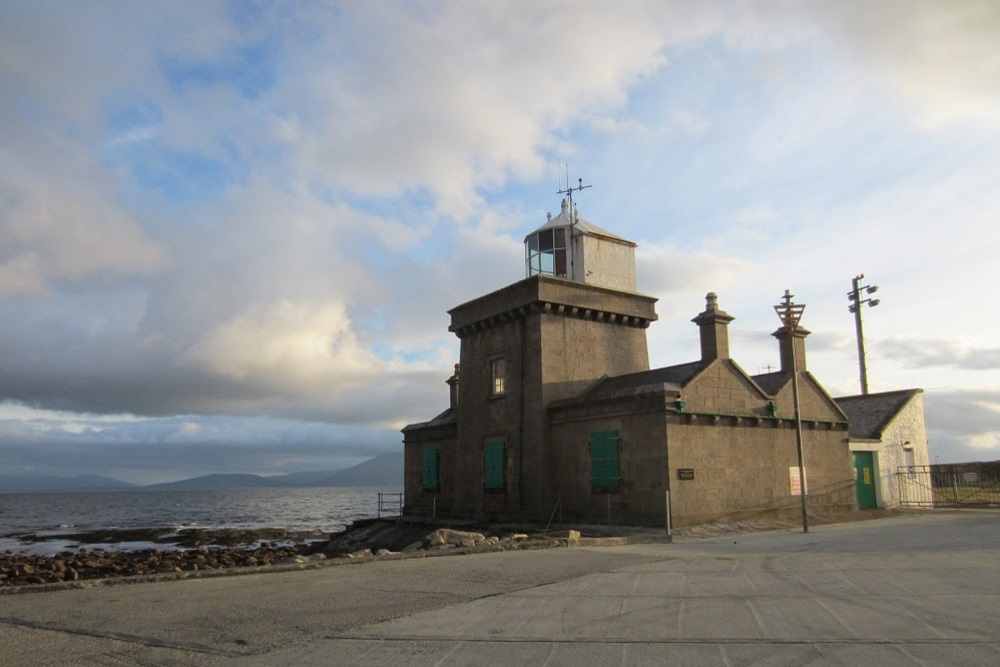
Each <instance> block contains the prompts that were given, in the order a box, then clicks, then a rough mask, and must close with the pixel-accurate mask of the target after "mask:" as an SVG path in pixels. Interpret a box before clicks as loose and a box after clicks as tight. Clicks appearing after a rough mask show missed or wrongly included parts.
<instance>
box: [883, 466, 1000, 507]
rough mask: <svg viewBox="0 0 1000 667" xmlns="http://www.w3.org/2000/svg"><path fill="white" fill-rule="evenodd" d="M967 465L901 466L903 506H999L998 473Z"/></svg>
mask: <svg viewBox="0 0 1000 667" xmlns="http://www.w3.org/2000/svg"><path fill="white" fill-rule="evenodd" d="M969 467H970V466H947V465H935V466H900V467H899V468H897V470H896V485H897V487H898V489H899V499H900V503H901V504H902V506H903V507H1000V475H998V474H996V473H995V472H989V471H984V470H969V469H968V468H969Z"/></svg>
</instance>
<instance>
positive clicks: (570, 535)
mask: <svg viewBox="0 0 1000 667" xmlns="http://www.w3.org/2000/svg"><path fill="white" fill-rule="evenodd" d="M549 537H554V538H556V539H559V540H578V539H580V531H579V530H560V531H557V532H555V533H549Z"/></svg>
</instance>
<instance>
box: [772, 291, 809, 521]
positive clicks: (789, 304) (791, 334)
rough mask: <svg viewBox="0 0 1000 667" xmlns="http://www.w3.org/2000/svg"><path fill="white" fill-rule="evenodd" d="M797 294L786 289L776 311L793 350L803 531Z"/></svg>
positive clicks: (806, 514) (803, 465)
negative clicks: (796, 343) (796, 339)
mask: <svg viewBox="0 0 1000 667" xmlns="http://www.w3.org/2000/svg"><path fill="white" fill-rule="evenodd" d="M793 296H795V295H794V294H792V293H791V292H790V291H789V290H785V296H784V298H783V299H782V302H781V303H779V304H778V305H777V306H775V307H774V312H776V313H778V317H779V318H781V324H782V325H783V327H784V329H785V331H787V332H788V347H789V348H791V350H792V402H793V403H794V404H795V453H796V454H797V455H798V459H799V498H801V500H802V532H803V533H808V532H809V512H808V509H807V507H806V461H805V453H804V452H803V451H802V416H801V414H800V412H799V364H798V360H797V359H796V358H795V331H796V330H797V329H798V328H799V320H801V319H802V313H803V312H805V309H806V306H805V304H804V303H795V302H794V301H792V297H793Z"/></svg>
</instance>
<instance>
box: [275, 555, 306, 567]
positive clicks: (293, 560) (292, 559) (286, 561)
mask: <svg viewBox="0 0 1000 667" xmlns="http://www.w3.org/2000/svg"><path fill="white" fill-rule="evenodd" d="M304 562H306V559H305V558H303V557H302V556H289V557H288V558H282V559H281V561H280V563H281V564H282V565H299V564H301V563H304Z"/></svg>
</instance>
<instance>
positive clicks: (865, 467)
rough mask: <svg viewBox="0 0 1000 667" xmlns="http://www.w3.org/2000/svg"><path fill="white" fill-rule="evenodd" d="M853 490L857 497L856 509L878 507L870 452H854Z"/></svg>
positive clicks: (873, 464)
mask: <svg viewBox="0 0 1000 667" xmlns="http://www.w3.org/2000/svg"><path fill="white" fill-rule="evenodd" d="M854 489H855V492H856V493H857V496H858V509H859V510H871V509H875V508H876V507H878V500H877V499H876V496H875V463H874V457H873V456H872V452H854Z"/></svg>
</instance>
